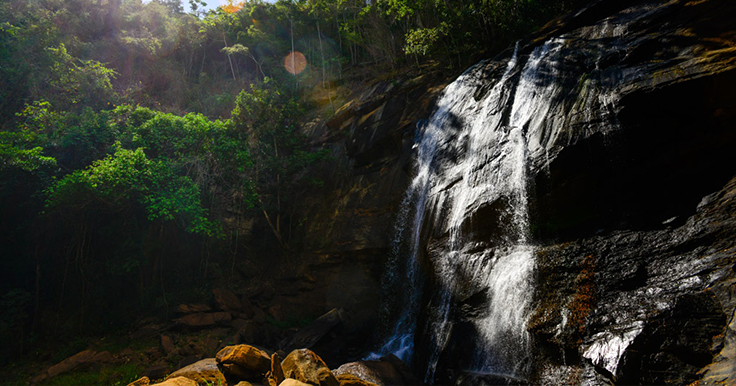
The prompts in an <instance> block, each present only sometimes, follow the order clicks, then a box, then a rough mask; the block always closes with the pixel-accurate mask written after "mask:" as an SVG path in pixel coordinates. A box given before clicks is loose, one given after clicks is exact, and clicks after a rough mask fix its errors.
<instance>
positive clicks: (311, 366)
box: [281, 349, 340, 386]
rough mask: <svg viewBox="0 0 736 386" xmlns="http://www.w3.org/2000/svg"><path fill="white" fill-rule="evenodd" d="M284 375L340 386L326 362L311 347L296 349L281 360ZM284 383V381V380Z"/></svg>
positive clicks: (320, 383)
mask: <svg viewBox="0 0 736 386" xmlns="http://www.w3.org/2000/svg"><path fill="white" fill-rule="evenodd" d="M281 368H282V369H283V371H284V377H286V378H292V379H296V380H298V381H300V382H304V383H308V384H310V385H315V386H317V385H319V386H339V385H340V383H339V382H338V381H337V379H336V378H335V376H334V375H333V374H332V372H331V371H330V369H329V368H328V367H327V365H326V364H325V362H324V361H323V360H322V358H320V357H319V356H318V355H317V354H315V353H314V352H312V351H311V350H309V349H300V350H294V351H292V352H291V353H289V355H287V356H286V358H285V359H284V361H283V362H281ZM282 384H283V382H282Z"/></svg>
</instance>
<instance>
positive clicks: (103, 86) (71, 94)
mask: <svg viewBox="0 0 736 386" xmlns="http://www.w3.org/2000/svg"><path fill="white" fill-rule="evenodd" d="M47 50H48V51H49V52H50V56H51V60H52V61H53V64H52V65H51V68H50V69H49V72H48V76H47V78H46V83H47V84H48V86H49V90H45V93H44V94H45V95H49V97H51V98H53V99H54V100H52V102H54V103H53V104H54V105H55V106H57V107H58V108H61V109H62V110H69V109H74V108H75V107H76V106H77V105H81V106H84V107H92V108H95V109H100V108H102V107H103V106H104V105H105V104H106V103H108V101H110V100H111V97H112V83H111V80H112V79H113V78H114V77H115V74H116V73H115V71H114V70H111V69H109V68H106V67H105V66H104V65H103V64H102V63H100V62H98V61H96V60H79V59H77V58H74V57H73V56H71V55H70V54H69V53H68V52H67V50H66V47H65V46H64V44H60V45H59V47H58V48H52V47H49V48H47Z"/></svg>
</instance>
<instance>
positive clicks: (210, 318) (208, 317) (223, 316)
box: [175, 312, 232, 328]
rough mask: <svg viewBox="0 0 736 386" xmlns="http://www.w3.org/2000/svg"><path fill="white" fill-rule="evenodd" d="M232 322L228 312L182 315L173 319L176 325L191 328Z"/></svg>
mask: <svg viewBox="0 0 736 386" xmlns="http://www.w3.org/2000/svg"><path fill="white" fill-rule="evenodd" d="M231 320H232V316H231V315H230V313H229V312H212V313H197V314H189V315H184V316H182V317H181V318H178V319H175V321H176V323H178V324H180V325H184V326H187V327H192V328H204V327H212V326H214V325H217V324H228V323H230V321H231Z"/></svg>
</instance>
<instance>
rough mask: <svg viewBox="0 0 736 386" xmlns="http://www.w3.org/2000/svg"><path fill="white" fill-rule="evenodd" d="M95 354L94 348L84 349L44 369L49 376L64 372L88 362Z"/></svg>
mask: <svg viewBox="0 0 736 386" xmlns="http://www.w3.org/2000/svg"><path fill="white" fill-rule="evenodd" d="M95 355H97V353H96V352H95V351H94V350H84V351H82V352H79V353H77V354H74V355H72V356H71V357H69V358H66V359H64V360H63V361H61V362H59V363H57V364H55V365H53V366H51V367H49V369H48V370H46V373H47V374H48V376H49V378H51V377H55V376H57V375H59V374H62V373H66V372H67V371H71V370H74V369H75V368H77V367H79V366H80V365H82V364H84V363H89V362H90V361H92V360H93V358H94V357H95Z"/></svg>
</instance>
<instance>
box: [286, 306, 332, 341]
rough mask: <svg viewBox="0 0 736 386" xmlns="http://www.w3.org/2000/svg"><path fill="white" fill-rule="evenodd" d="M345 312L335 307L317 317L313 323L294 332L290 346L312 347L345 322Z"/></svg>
mask: <svg viewBox="0 0 736 386" xmlns="http://www.w3.org/2000/svg"><path fill="white" fill-rule="evenodd" d="M343 313H344V310H342V309H338V308H333V309H332V310H330V311H329V312H327V313H326V314H324V315H322V316H320V317H319V318H317V319H315V320H314V321H312V323H310V324H309V325H307V326H306V327H303V328H301V329H299V331H298V332H297V333H296V334H294V337H293V338H292V339H291V342H290V343H289V345H288V347H290V348H297V347H303V348H312V347H313V346H314V345H315V344H316V343H317V342H318V341H319V340H320V339H322V337H324V336H325V335H327V333H329V332H330V331H332V329H334V328H335V327H336V326H338V325H339V324H340V323H342V322H343V320H344V318H343Z"/></svg>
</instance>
